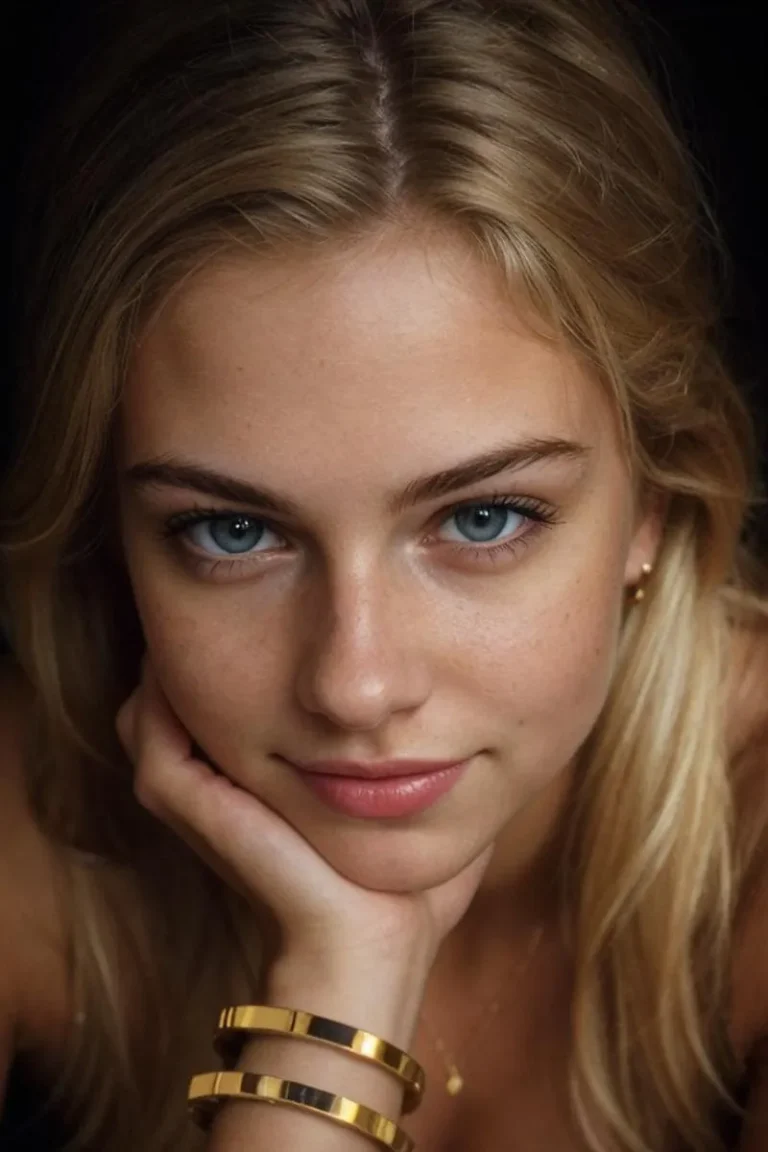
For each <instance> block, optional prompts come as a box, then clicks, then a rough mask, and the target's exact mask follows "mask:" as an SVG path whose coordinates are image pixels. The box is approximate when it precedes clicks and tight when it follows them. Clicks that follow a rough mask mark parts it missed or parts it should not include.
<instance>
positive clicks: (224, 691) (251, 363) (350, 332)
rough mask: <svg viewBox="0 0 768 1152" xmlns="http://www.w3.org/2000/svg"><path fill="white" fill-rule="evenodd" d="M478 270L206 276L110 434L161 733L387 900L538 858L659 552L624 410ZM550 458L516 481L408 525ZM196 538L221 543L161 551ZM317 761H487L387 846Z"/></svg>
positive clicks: (405, 241) (447, 248)
mask: <svg viewBox="0 0 768 1152" xmlns="http://www.w3.org/2000/svg"><path fill="white" fill-rule="evenodd" d="M475 260H476V258H475V257H473V256H472V255H471V254H469V253H468V252H467V251H466V250H465V249H464V248H462V247H461V246H460V244H459V242H458V241H456V240H449V239H448V238H446V237H444V236H443V237H441V238H437V237H430V238H429V239H428V240H427V239H426V237H423V238H422V240H421V241H417V239H415V238H414V236H413V235H410V236H409V235H405V234H402V233H394V232H382V233H381V234H380V235H379V237H378V239H377V240H373V241H369V242H367V243H366V244H361V245H360V246H359V247H357V248H356V249H355V250H354V252H351V251H348V252H347V253H345V254H341V253H340V252H339V253H337V254H336V255H334V256H333V257H329V256H326V257H325V258H321V257H320V256H308V257H305V258H303V259H296V260H293V261H291V260H286V261H283V262H280V263H275V262H274V261H273V262H271V263H266V262H260V261H259V260H258V259H256V258H251V257H248V256H245V257H242V258H238V259H234V258H233V259H232V260H231V261H230V262H227V263H219V264H216V265H213V264H211V265H208V266H207V267H206V268H204V269H203V270H202V271H201V272H199V273H198V274H197V276H196V277H194V278H193V279H191V280H188V281H187V282H186V283H185V284H183V285H182V286H181V288H180V289H178V290H177V291H176V292H175V293H174V294H173V296H172V297H171V298H170V299H169V300H168V301H167V302H166V304H165V306H164V307H163V308H162V309H161V310H160V312H159V313H158V314H157V315H156V317H155V318H154V320H153V322H152V323H151V324H150V325H149V326H148V328H147V329H146V331H145V333H144V335H143V339H142V341H141V343H140V345H139V347H138V348H137V350H136V356H135V361H134V364H133V370H132V373H131V377H130V379H129V381H128V386H127V388H126V393H125V397H124V402H123V405H122V410H121V447H120V460H119V466H120V477H121V479H120V485H121V518H122V536H123V542H124V549H125V556H126V562H127V565H128V569H129V573H130V578H131V581H132V584H133V588H134V591H135V597H136V603H137V606H138V610H139V613H140V616H141V621H142V625H143V629H144V634H145V638H146V643H147V648H148V651H149V653H150V656H151V659H152V662H153V665H154V667H155V669H156V672H157V675H158V678H159V680H160V682H161V684H162V686H163V688H164V690H165V693H166V695H167V697H168V699H169V701H170V703H171V705H172V707H173V709H174V711H175V712H176V713H177V714H178V716H179V718H180V719H181V721H182V723H183V724H184V725H185V726H186V727H187V729H188V730H189V732H190V733H191V735H192V736H193V737H194V739H195V741H196V742H197V743H198V744H199V745H200V747H201V748H202V749H204V750H205V752H206V753H207V755H208V756H209V757H211V759H212V760H213V761H214V762H215V763H216V764H217V765H218V766H219V768H221V770H222V771H224V772H225V773H226V774H227V775H228V776H230V777H231V778H232V779H233V780H235V781H237V782H238V783H240V784H241V785H242V786H243V787H245V788H247V789H249V790H251V791H252V792H254V793H256V794H257V795H258V796H260V797H261V798H262V799H263V800H264V801H265V802H266V803H267V804H268V805H269V806H270V807H272V808H274V809H275V810H277V811H278V812H279V813H281V814H282V815H283V816H284V818H286V819H287V820H288V821H289V822H290V823H291V824H292V825H294V826H295V827H296V828H297V829H298V830H299V831H300V832H301V833H302V834H303V835H304V836H305V837H306V839H307V840H309V841H310V842H311V843H312V844H313V845H314V846H315V848H316V849H317V850H319V851H320V852H321V853H322V854H323V855H324V856H325V857H326V859H328V860H329V861H330V862H331V863H332V864H333V865H334V866H335V867H336V868H337V870H338V871H339V872H341V873H342V874H344V875H345V876H347V877H349V878H350V879H353V880H355V881H357V882H358V883H361V884H363V885H365V886H368V887H371V888H382V889H390V890H407V889H415V888H422V887H428V886H431V885H433V884H436V883H439V882H440V881H442V880H445V879H447V878H449V877H450V876H451V875H453V874H455V873H456V872H457V871H458V870H459V869H461V868H462V867H464V865H465V864H467V863H468V862H469V861H470V860H471V859H472V858H473V857H475V856H476V855H477V854H478V853H479V852H481V851H482V850H483V849H484V848H485V847H486V846H487V845H488V844H489V843H490V842H491V841H492V840H495V839H498V843H499V844H502V843H507V844H508V846H509V851H510V852H511V854H512V855H513V856H514V853H515V851H516V846H517V845H522V844H524V843H526V841H527V840H530V839H531V828H532V827H533V825H534V824H535V822H536V819H537V817H536V813H537V812H538V813H539V814H541V813H542V812H544V811H547V810H548V808H547V805H548V804H549V805H550V807H551V800H552V797H554V796H556V795H564V783H565V782H566V781H567V780H568V778H569V774H570V772H571V770H572V768H573V761H574V757H575V754H576V753H577V751H578V749H579V747H580V745H581V744H582V742H583V741H584V739H585V738H586V736H587V735H588V733H589V732H590V729H591V728H592V727H593V725H594V724H595V721H596V720H597V718H598V714H599V713H600V710H601V708H602V706H603V704H604V702H605V699H606V695H607V692H608V689H609V685H610V682H611V677H612V673H613V668H614V661H615V655H616V649H617V641H618V636H619V630H620V625H621V620H622V616H623V606H624V602H625V596H626V590H625V586H626V585H627V584H631V583H633V582H635V581H636V580H637V579H638V578H639V576H640V567H641V565H642V563H643V562H644V561H646V560H652V558H653V552H654V548H655V541H656V532H657V529H656V525H655V521H654V522H652V521H651V520H650V518H646V519H643V518H641V517H640V515H639V514H636V513H635V508H634V504H633V497H632V489H631V485H630V480H629V476H628V472H627V462H626V459H625V455H624V453H623V452H622V449H621V447H620V443H619V436H618V429H617V425H616V422H615V420H614V417H613V414H612V409H611V407H610V405H609V403H608V401H607V399H606V398H605V397H604V395H603V393H602V392H601V390H600V388H599V387H598V386H597V385H596V384H595V383H594V382H593V381H592V380H590V379H589V378H588V377H587V376H586V375H585V373H584V371H583V370H582V369H581V368H580V367H579V366H578V364H577V363H576V361H575V360H574V359H573V358H572V357H570V356H569V355H568V354H567V353H566V352H565V351H564V350H563V349H559V348H556V347H555V346H553V345H547V344H546V343H544V342H542V341H541V340H540V339H538V338H536V337H534V336H533V335H532V334H531V333H530V331H528V330H527V329H526V328H525V326H524V325H523V323H522V322H521V319H520V314H519V312H517V311H516V309H515V307H514V306H513V305H512V304H511V303H510V301H509V299H508V298H507V299H505V298H504V297H503V296H502V294H501V292H500V290H499V288H498V286H497V283H496V281H495V280H494V279H493V276H492V274H491V273H490V272H489V271H488V270H487V269H485V268H483V266H482V265H480V264H479V263H476V262H475ZM534 441H535V442H537V444H538V446H539V448H540V449H542V452H541V453H539V454H538V455H536V453H530V454H529V455H528V456H527V457H526V456H523V457H521V458H520V460H519V461H518V463H517V466H516V467H507V468H506V469H505V470H502V471H498V472H497V473H496V474H495V475H493V476H490V475H487V477H486V478H484V479H479V480H478V479H475V480H471V479H470V478H469V477H467V476H465V477H464V478H463V482H461V483H459V484H458V485H457V486H456V487H455V488H454V489H452V490H450V491H449V490H448V489H446V488H444V489H443V490H442V494H440V492H438V491H437V490H436V489H435V488H433V490H432V492H431V493H430V492H421V493H420V494H418V495H417V496H416V497H415V498H414V499H413V500H408V499H404V500H403V501H402V502H401V504H400V506H398V507H397V508H396V507H395V506H394V500H395V498H396V497H397V496H398V495H400V496H402V494H403V493H404V492H405V491H406V489H408V487H409V485H410V486H413V485H414V484H415V483H416V482H418V481H421V480H422V479H423V478H424V477H427V476H431V475H433V474H437V473H440V472H443V471H444V470H447V469H455V468H456V467H457V466H458V465H465V464H466V463H467V462H468V461H471V460H474V459H475V458H477V457H482V456H486V455H487V454H489V453H492V452H500V451H507V450H509V451H512V452H514V450H515V446H520V445H522V444H526V445H530V442H534ZM553 442H554V446H555V448H556V449H557V448H558V447H559V449H560V450H555V451H549V452H547V448H546V446H547V445H550V448H551V445H552V443H553ZM565 445H570V446H571V447H570V449H569V450H568V451H566V450H564V449H565ZM171 463H172V464H173V465H174V466H175V467H176V468H177V471H176V473H173V474H171V473H169V472H168V471H166V472H165V474H161V473H159V472H158V471H157V468H156V467H155V466H157V465H160V464H163V465H168V464H171ZM137 465H151V466H152V468H151V469H150V468H144V469H143V471H142V473H141V474H138V473H134V474H133V475H129V470H131V469H136V466H137ZM182 465H183V467H184V469H185V470H186V471H185V472H184V473H183V474H181V473H180V472H179V471H178V468H179V467H180V466H182ZM198 470H199V475H200V477H202V476H203V472H205V473H216V474H218V475H219V476H220V477H226V478H228V482H229V484H230V489H232V490H233V491H231V492H230V494H229V496H228V495H227V493H226V491H225V490H224V489H223V488H222V489H221V491H220V493H219V494H216V493H215V492H213V491H212V489H211V485H210V483H208V482H206V480H205V479H204V478H201V479H200V480H199V482H196V480H195V476H196V475H197V474H198ZM487 471H489V470H487ZM152 477H154V481H152V482H150V481H151V478H152ZM222 483H226V482H225V481H222ZM238 485H239V486H240V487H239V489H238ZM248 486H251V487H252V488H254V489H259V490H262V491H263V490H266V489H268V490H269V492H270V493H271V494H273V495H274V496H275V497H277V498H279V499H280V500H281V501H283V502H284V503H285V504H288V503H290V506H291V510H290V511H289V510H287V509H286V510H279V511H275V510H273V508H272V507H270V506H269V505H268V504H267V503H266V502H265V500H264V499H263V498H259V497H258V496H257V495H256V494H255V493H254V494H252V495H250V496H249V495H247V494H246V492H245V491H244V490H245V489H246V488H247V487H248ZM498 496H502V497H505V498H507V499H508V500H510V501H513V502H516V505H517V506H516V507H512V508H504V507H492V506H489V505H488V503H487V502H488V501H489V499H490V498H492V497H498ZM457 505H465V507H464V508H463V510H462V509H461V508H459V509H457V507H456V506H457ZM194 509H198V510H199V509H202V511H203V515H204V516H207V517H209V519H208V520H207V521H206V520H202V521H201V522H199V523H197V524H190V523H189V522H187V523H186V524H184V523H182V525H181V527H182V529H183V530H182V531H180V532H179V533H178V534H176V535H172V536H170V535H168V536H167V535H164V533H165V531H166V528H167V527H168V526H169V521H174V518H176V517H179V516H180V515H187V514H189V513H190V512H191V511H193V510H194ZM214 514H215V515H216V516H221V517H223V518H222V519H221V520H211V519H210V517H212V516H213V515H214ZM226 516H229V517H230V519H229V520H227V519H226ZM542 518H543V519H542ZM175 523H176V525H177V526H178V524H179V522H178V521H176V522H175ZM321 758H323V759H324V758H339V759H357V760H382V759H399V758H426V759H464V758H472V760H471V763H470V766H469V769H468V771H466V772H465V773H464V775H463V776H462V777H461V779H460V780H459V782H458V783H457V784H456V786H455V787H454V788H453V789H452V790H451V791H450V792H448V793H447V794H446V795H445V796H443V797H442V798H441V799H440V801H438V802H437V803H436V804H434V805H433V806H432V807H429V808H427V809H426V810H425V811H423V812H421V813H419V814H416V815H411V816H408V817H401V818H396V819H395V818H390V819H375V820H373V819H363V818H358V817H351V816H347V815H343V814H341V813H339V812H337V811H335V810H333V809H331V808H329V807H327V806H326V805H325V804H324V803H323V801H321V800H320V799H318V798H317V797H316V796H315V795H314V793H312V792H310V791H309V790H308V789H307V788H306V787H305V785H304V783H303V782H302V780H301V778H300V777H299V776H298V775H297V773H296V772H295V770H294V769H293V768H291V767H290V766H289V765H288V764H286V762H285V761H286V760H288V761H291V760H311V759H321ZM548 798H549V799H548Z"/></svg>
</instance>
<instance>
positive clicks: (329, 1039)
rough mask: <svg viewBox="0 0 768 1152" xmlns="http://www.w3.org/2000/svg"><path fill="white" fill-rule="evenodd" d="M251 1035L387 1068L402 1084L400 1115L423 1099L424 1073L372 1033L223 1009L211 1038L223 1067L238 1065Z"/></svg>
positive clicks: (281, 1013)
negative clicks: (292, 1040)
mask: <svg viewBox="0 0 768 1152" xmlns="http://www.w3.org/2000/svg"><path fill="white" fill-rule="evenodd" d="M252 1032H272V1033H279V1034H280V1033H281V1034H283V1035H285V1034H288V1035H290V1034H293V1035H295V1036H303V1037H305V1038H306V1039H308V1040H317V1041H319V1042H320V1043H321V1044H330V1045H332V1046H333V1047H335V1048H342V1049H344V1050H345V1051H347V1052H350V1053H352V1054H353V1055H355V1056H362V1057H363V1059H364V1060H372V1061H373V1062H374V1063H376V1064H379V1065H381V1066H383V1067H384V1068H387V1069H388V1070H389V1071H390V1072H393V1073H394V1074H395V1075H396V1076H397V1077H398V1078H399V1079H400V1080H402V1081H404V1083H405V1096H404V1099H403V1112H404V1113H408V1112H413V1111H414V1109H415V1108H417V1107H418V1106H419V1104H420V1103H421V1101H422V1098H423V1096H424V1088H425V1084H426V1076H425V1074H424V1069H423V1068H422V1067H421V1065H420V1064H418V1063H417V1062H416V1061H415V1060H414V1059H413V1057H412V1056H409V1055H408V1053H407V1052H403V1051H402V1049H400V1048H396V1047H395V1045H394V1044H390V1043H389V1041H388V1040H382V1039H380V1038H379V1037H378V1036H375V1035H374V1034H373V1032H365V1031H363V1029H361V1028H353V1027H352V1026H351V1025H349V1024H341V1023H339V1021H338V1020H329V1019H328V1018H327V1017H325V1016H314V1015H313V1014H312V1013H311V1012H304V1011H302V1010H300V1009H293V1008H276V1007H274V1006H272V1005H266V1004H244V1005H240V1006H239V1007H234V1008H224V1009H223V1010H222V1012H221V1015H220V1017H219V1027H218V1030H217V1032H216V1034H215V1036H214V1040H213V1047H214V1049H215V1050H216V1052H217V1053H218V1055H219V1056H221V1057H223V1059H224V1061H225V1066H227V1067H229V1068H231V1067H233V1066H234V1064H235V1063H236V1062H237V1059H238V1057H239V1055H240V1052H241V1051H242V1047H243V1044H244V1042H245V1038H246V1037H247V1035H248V1034H249V1033H252Z"/></svg>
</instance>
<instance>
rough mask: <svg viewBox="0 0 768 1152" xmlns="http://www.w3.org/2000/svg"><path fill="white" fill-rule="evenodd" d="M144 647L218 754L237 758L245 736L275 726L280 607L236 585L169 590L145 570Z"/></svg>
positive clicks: (200, 738) (182, 712)
mask: <svg viewBox="0 0 768 1152" xmlns="http://www.w3.org/2000/svg"><path fill="white" fill-rule="evenodd" d="M133 586H134V597H135V601H136V606H137V609H138V612H139V616H140V619H141V624H142V629H143V633H144V639H145V642H146V646H147V650H148V652H149V655H150V658H151V660H152V663H153V666H154V668H155V670H156V672H157V676H158V679H159V681H160V684H161V685H162V687H163V691H164V692H165V694H166V696H167V697H168V701H169V703H170V705H171V707H172V708H173V710H174V712H175V713H176V715H177V716H178V718H179V719H180V720H181V722H182V724H183V725H184V727H185V728H186V729H187V731H188V732H189V733H190V735H191V736H192V737H193V738H194V739H195V741H196V742H197V743H198V744H199V745H200V746H201V747H202V748H204V749H205V751H206V752H208V753H209V755H210V756H211V757H212V758H213V759H214V760H215V761H217V762H220V763H222V764H227V765H229V764H231V763H236V762H237V761H238V760H239V758H240V757H241V756H244V755H246V753H247V750H248V749H247V743H246V742H247V738H248V735H249V733H250V735H251V746H252V738H253V732H254V731H265V730H269V729H270V725H271V721H272V720H273V719H274V717H275V716H276V715H277V714H278V711H277V702H276V695H277V692H278V688H279V685H280V684H281V683H282V678H283V669H282V665H283V663H284V662H285V660H286V658H287V653H286V651H285V644H284V643H282V644H281V643H279V641H280V637H281V636H284V635H285V634H286V633H285V632H284V631H283V630H282V629H281V628H280V627H278V626H277V624H278V620H276V615H279V613H276V612H272V611H270V612H266V613H265V612H259V611H254V609H253V604H252V603H251V604H250V605H248V606H246V605H245V603H242V604H238V602H237V599H236V597H233V595H232V592H231V590H229V591H228V590H222V593H221V599H219V598H218V597H217V595H216V593H215V592H211V591H210V590H209V591H208V596H207V600H206V601H205V603H202V602H201V600H200V598H197V597H190V596H189V595H187V596H184V595H183V594H182V592H181V590H179V589H175V592H174V594H170V593H169V590H168V588H167V587H166V586H165V585H164V584H163V583H162V582H161V581H154V580H152V578H151V577H150V575H149V574H148V573H146V572H145V574H144V578H143V579H142V578H137V579H135V580H133Z"/></svg>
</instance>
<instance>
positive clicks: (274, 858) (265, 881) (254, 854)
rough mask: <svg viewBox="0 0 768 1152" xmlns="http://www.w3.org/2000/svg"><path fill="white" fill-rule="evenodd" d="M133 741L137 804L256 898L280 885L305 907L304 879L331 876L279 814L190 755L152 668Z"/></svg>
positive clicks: (184, 735) (148, 670)
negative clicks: (212, 857)
mask: <svg viewBox="0 0 768 1152" xmlns="http://www.w3.org/2000/svg"><path fill="white" fill-rule="evenodd" d="M137 744H138V768H137V779H136V782H135V788H136V792H137V796H138V798H139V800H140V802H141V803H142V804H143V805H144V806H145V807H147V808H148V809H149V810H150V811H152V812H154V813H155V815H157V816H158V817H160V818H161V819H162V820H164V821H165V822H166V823H169V824H174V825H175V826H176V827H180V826H184V827H185V828H186V832H185V834H184V836H183V838H184V839H186V840H187V841H188V842H190V843H192V844H193V846H194V847H195V850H197V851H199V850H200V849H199V847H198V846H199V845H200V842H202V844H203V845H205V846H206V847H205V856H206V858H208V859H210V853H213V854H214V855H215V856H218V857H220V858H221V860H222V861H223V863H224V865H225V867H226V868H227V869H228V870H229V869H231V870H232V871H233V872H234V873H235V874H237V875H238V876H239V877H240V878H241V881H242V883H244V884H245V886H246V888H247V889H248V890H249V891H252V892H254V893H255V894H257V895H258V896H259V898H260V899H267V900H268V899H269V893H270V891H271V890H273V889H274V886H277V889H274V890H279V891H280V892H281V893H282V895H283V896H284V897H287V898H289V899H291V898H295V899H296V900H301V901H302V903H303V902H305V901H306V897H307V894H308V893H307V892H306V879H307V876H308V875H309V874H311V873H317V870H318V869H320V870H321V871H323V870H325V869H327V870H328V871H329V874H330V873H331V871H332V870H331V869H330V865H328V864H326V862H325V861H324V860H323V858H322V857H320V856H319V855H318V854H317V853H316V852H315V850H314V849H313V848H312V847H311V845H310V844H309V843H308V842H307V841H306V840H305V839H304V837H303V836H302V835H301V834H300V833H299V832H298V831H297V830H296V829H295V828H294V827H293V826H292V825H291V824H289V823H288V822H287V821H286V820H285V819H284V818H283V817H282V816H281V815H280V814H279V813H277V812H275V811H274V810H273V809H271V808H270V807H269V806H268V805H267V804H266V803H265V802H264V801H263V800H261V799H260V798H257V797H256V796H254V795H253V794H252V793H250V792H247V791H246V790H245V789H243V788H240V787H238V786H237V785H236V784H233V783H232V781H230V780H229V779H228V778H227V777H226V776H225V775H223V774H221V773H219V772H216V771H214V770H213V769H212V768H210V767H209V766H208V765H207V764H206V763H205V762H204V761H203V760H201V759H198V758H197V757H195V756H194V755H193V754H192V738H191V736H190V734H189V733H188V732H187V731H186V729H185V728H184V727H183V726H182V724H181V722H180V721H179V719H178V717H177V716H176V715H175V713H174V712H173V710H172V708H171V706H170V704H169V702H168V700H167V698H166V696H165V693H164V692H163V690H162V687H161V686H160V684H159V683H158V681H157V677H156V675H155V673H154V671H153V670H152V668H151V666H150V665H148V666H147V668H146V670H145V676H144V680H143V683H142V691H141V707H140V709H139V710H138V713H137ZM201 854H202V853H201ZM333 875H334V879H335V881H336V882H337V883H338V882H339V880H340V878H339V877H338V875H336V874H333Z"/></svg>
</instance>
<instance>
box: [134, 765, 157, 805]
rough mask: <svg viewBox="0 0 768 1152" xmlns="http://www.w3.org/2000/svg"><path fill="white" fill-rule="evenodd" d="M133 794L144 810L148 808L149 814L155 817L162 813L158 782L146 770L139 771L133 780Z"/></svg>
mask: <svg viewBox="0 0 768 1152" xmlns="http://www.w3.org/2000/svg"><path fill="white" fill-rule="evenodd" d="M133 794H134V796H135V797H136V799H137V800H138V802H139V804H141V806H142V808H146V809H147V811H148V812H152V813H153V814H154V815H158V814H159V813H160V811H161V808H162V804H161V798H160V793H159V790H158V787H157V781H156V780H154V779H153V778H152V777H151V776H150V774H149V773H148V772H147V771H146V769H139V770H138V771H137V772H136V774H135V776H134V778H133Z"/></svg>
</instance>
